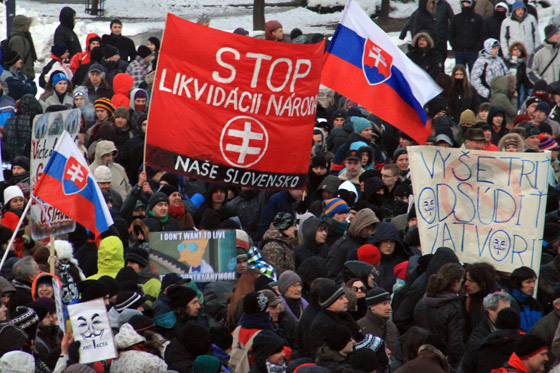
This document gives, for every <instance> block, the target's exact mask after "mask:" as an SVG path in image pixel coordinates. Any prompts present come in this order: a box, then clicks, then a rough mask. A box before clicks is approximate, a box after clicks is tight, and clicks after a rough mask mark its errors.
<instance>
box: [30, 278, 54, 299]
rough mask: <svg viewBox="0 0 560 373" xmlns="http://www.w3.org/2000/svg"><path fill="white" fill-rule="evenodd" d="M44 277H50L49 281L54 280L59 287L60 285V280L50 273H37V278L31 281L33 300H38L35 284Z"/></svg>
mask: <svg viewBox="0 0 560 373" xmlns="http://www.w3.org/2000/svg"><path fill="white" fill-rule="evenodd" d="M45 277H50V278H51V279H52V278H54V279H56V281H58V285H59V286H60V285H61V284H60V279H59V278H58V277H57V276H55V275H51V274H50V273H46V272H43V273H39V274H38V275H37V277H35V280H33V283H32V284H31V297H32V298H33V300H36V299H37V298H39V295H38V294H37V291H38V290H39V289H38V285H37V283H38V282H39V281H40V280H41V279H43V278H45Z"/></svg>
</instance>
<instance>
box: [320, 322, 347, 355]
mask: <svg viewBox="0 0 560 373" xmlns="http://www.w3.org/2000/svg"><path fill="white" fill-rule="evenodd" d="M321 332H322V333H323V339H324V341H325V344H326V345H327V346H328V347H329V348H330V349H331V350H334V351H340V350H342V349H343V348H344V346H346V345H347V344H348V342H350V340H351V339H352V331H351V330H350V329H348V327H347V326H344V325H340V324H328V325H326V326H324V327H323V330H322V331H321Z"/></svg>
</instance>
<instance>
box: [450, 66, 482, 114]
mask: <svg viewBox="0 0 560 373" xmlns="http://www.w3.org/2000/svg"><path fill="white" fill-rule="evenodd" d="M446 101H447V106H448V107H449V114H451V117H452V118H453V120H454V121H455V123H459V124H460V123H461V122H460V119H461V114H462V113H463V112H464V111H465V110H472V111H473V113H474V112H476V111H478V106H479V105H480V102H479V101H480V100H479V96H478V93H477V92H476V89H475V88H474V87H473V86H472V84H471V82H470V81H469V78H468V76H467V69H466V68H465V66H464V65H455V66H453V70H452V71H451V87H450V89H449V95H448V97H447V99H446Z"/></svg>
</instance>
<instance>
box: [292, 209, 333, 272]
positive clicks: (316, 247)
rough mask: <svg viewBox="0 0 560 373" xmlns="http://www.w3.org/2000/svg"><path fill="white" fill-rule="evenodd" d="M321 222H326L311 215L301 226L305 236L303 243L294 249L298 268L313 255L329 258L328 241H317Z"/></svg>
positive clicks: (302, 233)
mask: <svg viewBox="0 0 560 373" xmlns="http://www.w3.org/2000/svg"><path fill="white" fill-rule="evenodd" d="M321 223H323V224H325V222H324V221H323V220H321V219H319V218H316V217H310V218H309V219H307V220H306V221H305V222H304V223H303V225H302V228H301V235H302V236H303V243H301V244H299V245H298V246H296V247H295V249H294V251H295V253H296V268H299V265H300V264H301V263H303V261H304V260H305V259H308V258H311V257H312V256H320V257H322V258H324V259H327V255H328V253H329V246H328V245H327V244H326V243H322V244H320V243H317V241H315V236H316V233H317V229H318V228H319V225H321Z"/></svg>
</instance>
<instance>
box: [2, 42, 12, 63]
mask: <svg viewBox="0 0 560 373" xmlns="http://www.w3.org/2000/svg"><path fill="white" fill-rule="evenodd" d="M9 43H10V38H7V39H4V40H2V41H1V42H0V65H2V66H3V65H4V56H5V55H6V52H7V51H8V50H9V48H8V44H9Z"/></svg>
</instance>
